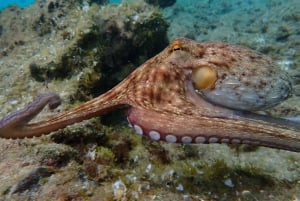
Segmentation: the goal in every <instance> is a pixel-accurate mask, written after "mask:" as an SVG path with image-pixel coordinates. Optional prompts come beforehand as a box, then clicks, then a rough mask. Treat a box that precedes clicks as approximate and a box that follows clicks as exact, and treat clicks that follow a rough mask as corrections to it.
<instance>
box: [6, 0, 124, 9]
mask: <svg viewBox="0 0 300 201" xmlns="http://www.w3.org/2000/svg"><path fill="white" fill-rule="evenodd" d="M34 2H35V0H1V1H0V10H3V9H4V8H7V7H8V6H11V5H17V6H19V7H22V8H24V7H27V6H30V5H31V4H33V3H34ZM120 2H121V0H111V1H110V3H120Z"/></svg>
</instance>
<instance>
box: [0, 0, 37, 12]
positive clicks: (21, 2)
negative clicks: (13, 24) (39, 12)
mask: <svg viewBox="0 0 300 201" xmlns="http://www.w3.org/2000/svg"><path fill="white" fill-rule="evenodd" d="M34 2H35V0H2V1H0V10H3V9H5V8H7V7H8V6H12V5H16V6H19V7H21V8H24V7H27V6H30V5H31V4H33V3H34Z"/></svg>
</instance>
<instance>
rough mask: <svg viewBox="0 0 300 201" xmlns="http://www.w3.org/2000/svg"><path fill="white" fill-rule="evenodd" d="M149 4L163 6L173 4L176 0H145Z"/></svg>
mask: <svg viewBox="0 0 300 201" xmlns="http://www.w3.org/2000/svg"><path fill="white" fill-rule="evenodd" d="M145 1H146V2H147V3H149V4H153V5H156V6H160V7H162V8H165V7H168V6H172V5H173V4H174V3H175V2H176V0H145Z"/></svg>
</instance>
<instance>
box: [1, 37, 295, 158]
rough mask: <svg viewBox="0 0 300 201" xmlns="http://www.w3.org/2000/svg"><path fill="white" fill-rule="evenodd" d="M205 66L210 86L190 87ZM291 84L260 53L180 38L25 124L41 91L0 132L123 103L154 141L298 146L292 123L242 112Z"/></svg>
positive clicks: (41, 127) (22, 130) (24, 130)
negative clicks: (82, 99)
mask: <svg viewBox="0 0 300 201" xmlns="http://www.w3.org/2000/svg"><path fill="white" fill-rule="evenodd" d="M204 66H209V68H212V69H213V70H214V71H216V72H217V80H216V81H215V82H214V83H213V85H212V86H211V87H209V88H208V89H196V90H195V88H194V84H193V83H194V82H195V81H193V80H192V79H191V77H192V73H193V71H194V70H197V69H198V68H201V67H204ZM290 90H291V84H290V81H289V78H288V76H286V75H285V73H283V72H282V71H280V69H278V68H276V67H275V66H274V64H273V62H272V61H271V60H270V59H269V58H267V57H265V56H262V55H258V54H256V53H255V52H253V51H252V50H249V49H246V48H242V47H239V46H234V45H229V44H225V43H197V42H195V41H192V40H188V39H184V38H179V39H176V40H174V41H173V42H172V43H171V44H170V45H169V46H168V47H167V48H166V49H165V50H163V51H162V52H161V53H160V54H158V55H157V56H155V57H153V58H151V59H149V60H148V61H147V62H145V63H144V64H143V65H141V66H140V67H139V68H137V69H136V70H135V71H134V72H133V73H131V74H130V75H129V76H128V77H127V78H126V79H124V80H123V81H122V82H121V83H119V84H118V85H117V86H116V87H114V88H113V89H111V90H110V91H108V92H106V93H105V94H103V95H101V96H99V97H97V98H95V99H92V100H90V101H88V102H86V103H84V104H82V105H80V106H78V107H76V108H74V109H72V110H70V111H66V112H63V113H61V114H59V115H57V116H54V117H52V118H50V119H47V120H45V121H41V122H38V123H32V124H27V122H28V121H30V120H31V119H32V118H33V116H34V115H35V114H37V113H38V112H39V111H40V110H41V109H40V108H38V109H36V108H37V107H36V106H39V107H41V106H45V105H46V104H47V103H49V102H50V99H49V97H53V96H54V95H53V96H51V95H49V96H47V95H44V96H45V97H47V98H48V99H47V100H45V99H41V100H43V101H41V102H42V103H40V102H39V101H36V102H33V103H31V104H29V106H28V107H27V108H25V109H23V110H22V111H19V112H15V113H13V114H11V115H8V116H7V117H5V118H3V119H2V120H1V121H0V137H2V138H24V137H33V136H40V135H42V134H48V133H50V132H52V131H56V130H58V129H61V128H64V127H66V126H68V125H71V124H73V123H76V122H80V121H83V120H85V119H89V118H92V117H95V116H99V115H102V114H104V113H106V112H109V111H111V110H113V109H115V108H117V107H121V106H124V105H129V106H131V109H129V111H128V113H127V115H128V120H129V122H130V124H131V125H132V126H133V127H134V128H135V129H136V130H137V132H138V133H140V134H144V135H149V136H150V138H152V139H154V140H165V141H169V142H179V143H180V142H181V143H190V142H191V143H243V144H255V145H260V146H267V147H272V148H277V149H285V150H290V151H295V152H300V126H299V125H298V124H296V123H294V122H290V121H287V120H283V119H277V118H272V117H267V116H262V115H257V114H254V113H251V112H247V110H260V109H264V108H267V107H271V106H274V105H276V104H278V103H279V102H280V101H282V100H284V99H286V98H287V97H288V96H289V94H290ZM223 91H225V92H223ZM244 94H246V95H244ZM264 94H265V95H264ZM55 97H56V99H57V100H58V99H59V97H58V96H56V95H55ZM223 103H224V104H223ZM137 128H139V129H137ZM150 133H152V134H153V133H154V134H156V135H152V134H150ZM157 133H158V135H157ZM157 137H158V138H157ZM169 137H170V138H169ZM170 139H171V140H170Z"/></svg>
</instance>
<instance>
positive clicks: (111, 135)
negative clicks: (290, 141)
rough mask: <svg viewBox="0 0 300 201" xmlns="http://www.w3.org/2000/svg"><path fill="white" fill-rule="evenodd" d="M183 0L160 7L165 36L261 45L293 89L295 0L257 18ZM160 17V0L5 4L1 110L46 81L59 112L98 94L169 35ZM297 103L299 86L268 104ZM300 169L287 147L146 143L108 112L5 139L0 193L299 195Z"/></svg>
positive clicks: (292, 108)
mask: <svg viewBox="0 0 300 201" xmlns="http://www.w3.org/2000/svg"><path fill="white" fill-rule="evenodd" d="M182 2H183V1H180V0H178V1H177V3H176V4H174V5H173V6H172V7H169V8H167V9H166V10H164V14H165V15H164V16H165V18H166V19H167V20H168V21H169V22H170V29H169V30H168V34H169V37H170V38H173V37H175V36H187V37H190V38H195V39H197V40H199V41H203V40H226V41H229V42H233V43H240V44H244V45H246V46H250V47H252V48H254V49H258V50H261V51H263V52H264V53H266V54H269V55H270V56H273V58H275V59H276V60H277V61H278V62H279V63H280V62H281V64H282V67H286V68H287V70H288V71H289V72H290V74H291V75H292V76H294V78H295V88H296V89H297V87H298V85H299V75H298V74H299V68H298V67H299V58H300V57H299V48H298V49H297V46H298V42H299V33H298V32H297V30H298V29H295V27H294V26H297V23H299V20H297V19H298V17H299V16H298V15H297V12H295V11H297V10H299V8H297V7H296V6H292V5H293V1H291V4H276V3H274V4H272V3H270V5H268V6H269V8H270V9H271V10H272V12H270V13H264V10H260V9H258V8H255V7H252V9H249V10H246V11H245V12H246V13H248V15H249V16H252V15H253V14H255V16H260V14H262V13H264V14H263V15H262V18H261V19H258V20H256V18H254V17H252V18H250V17H247V18H245V19H242V18H236V16H237V14H236V13H239V12H238V11H236V9H234V8H235V7H234V6H232V5H230V4H227V5H222V6H221V7H222V8H219V9H220V10H218V9H217V8H214V9H213V7H211V6H212V4H209V3H208V1H190V2H188V3H195V2H196V3H197V2H202V4H200V8H201V12H198V11H197V12H194V11H193V10H194V9H196V8H197V9H198V10H199V7H197V6H196V5H195V4H190V5H191V6H190V7H189V6H186V5H185V7H182ZM243 2H244V1H243ZM243 2H242V1H241V5H243ZM279 2H280V1H279ZM295 2H296V1H295ZM295 5H296V4H295ZM281 9H283V11H281ZM183 11H185V12H183ZM243 12H244V11H243ZM258 13H260V14H258ZM193 15H197V16H193ZM248 15H247V16H248ZM269 16H271V17H269ZM270 18H271V19H272V20H269V19H270ZM200 19H202V20H200ZM220 19H222V20H220ZM233 19H235V21H232V20H233ZM247 19H250V21H251V19H252V24H251V23H250V21H249V22H248V21H247ZM254 19H255V20H254ZM282 19H285V21H284V20H282ZM295 19H296V20H295ZM195 20H196V21H197V23H195ZM245 21H246V22H248V24H247V23H245ZM262 22H263V23H262ZM249 23H250V24H249ZM244 24H246V25H244ZM283 24H285V25H286V26H285V27H282V28H280V27H281V26H283ZM231 25H233V26H231ZM250 25H251V26H250ZM167 26H168V25H167V23H166V21H165V20H164V19H163V18H162V17H161V14H160V11H159V10H157V9H155V8H153V7H151V6H148V5H146V4H143V3H141V2H140V1H138V2H135V1H134V2H132V3H131V4H123V5H122V6H110V7H103V8H100V7H99V6H97V5H92V6H91V5H88V4H86V3H83V4H82V3H81V2H80V1H76V0H72V1H59V0H55V1H38V3H37V4H35V5H34V6H33V7H30V8H27V9H24V10H19V9H17V8H10V9H8V10H5V11H3V12H2V13H0V77H1V82H0V88H1V90H0V104H1V110H0V115H1V116H4V115H5V114H7V113H8V112H11V111H14V110H16V109H17V108H21V107H22V106H24V105H25V104H26V103H27V102H29V101H30V100H32V99H33V98H34V97H36V96H37V95H38V94H40V93H45V92H49V91H51V92H57V93H59V94H60V95H61V96H62V98H63V100H64V103H63V105H62V106H60V108H58V109H57V110H56V111H55V112H54V113H56V112H59V110H65V109H67V108H70V107H73V105H75V104H79V103H80V102H82V101H85V100H87V99H90V98H91V97H93V96H96V95H98V94H99V93H102V92H103V91H105V90H107V89H109V88H110V87H111V86H113V85H114V84H115V83H116V82H118V81H120V80H121V79H122V78H123V77H124V76H126V75H127V74H128V73H129V72H130V71H131V70H132V69H133V68H135V67H137V66H138V65H139V64H140V63H142V62H144V61H145V60H146V59H147V58H149V57H151V56H152V55H154V54H156V52H158V51H160V49H161V48H163V47H164V46H165V45H166V42H167V38H166V31H167ZM265 26H267V27H266V28H264V27H265ZM153 27H155V28H153ZM298 27H299V25H298ZM255 29H259V30H255ZM279 29H280V30H281V31H279ZM264 30H265V31H264ZM287 31H288V33H289V34H287V33H286V32H287ZM12 33H14V34H12ZM276 40H278V41H277V42H276ZM294 51H295V53H293V52H294ZM290 61H292V63H289V62H290ZM285 65H287V66H285ZM298 88H299V87H298ZM295 93H298V92H297V91H296V92H295ZM298 95H299V94H298ZM293 101H294V102H293ZM299 102H300V101H299V97H297V96H295V97H294V98H293V99H291V100H289V102H288V103H287V104H283V105H282V106H280V107H277V108H276V109H273V111H271V112H272V113H273V114H278V115H286V114H291V115H292V116H293V115H294V116H295V115H299V111H300V110H299V108H298V106H299ZM52 114H53V113H50V112H49V111H44V112H43V113H42V115H41V116H39V117H38V118H46V117H47V116H49V115H52ZM116 116H120V118H116ZM112 119H116V120H112ZM120 119H121V120H120ZM102 123H106V124H105V125H106V126H105V125H103V124H102ZM299 169H300V155H299V154H297V153H291V152H287V151H279V150H274V149H268V148H257V147H249V146H239V147H228V146H226V145H193V146H191V145H177V144H166V143H158V142H152V141H149V140H148V139H143V138H140V136H136V135H135V134H134V133H133V132H132V131H131V129H129V128H128V126H127V123H126V121H125V117H124V115H120V114H119V113H114V114H113V115H111V116H109V117H106V118H105V119H104V118H101V120H100V118H95V119H92V120H89V121H85V122H81V123H78V124H76V125H73V126H69V127H67V128H66V129H63V130H60V131H58V132H56V133H54V134H53V135H51V136H43V137H40V138H35V139H24V140H3V139H0V183H1V185H0V200H20V201H21V200H22V201H23V200H105V201H106V200H124V201H125V200H146V201H147V200H149V201H150V200H164V201H167V200H172V201H175V200H277V201H281V200H298V199H300V194H299V192H300V171H299Z"/></svg>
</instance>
